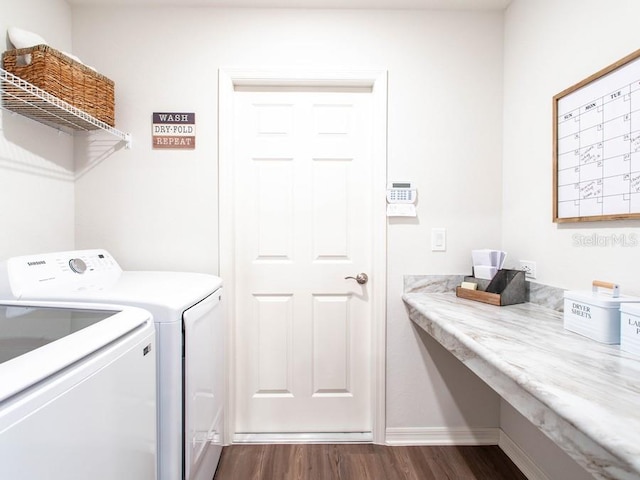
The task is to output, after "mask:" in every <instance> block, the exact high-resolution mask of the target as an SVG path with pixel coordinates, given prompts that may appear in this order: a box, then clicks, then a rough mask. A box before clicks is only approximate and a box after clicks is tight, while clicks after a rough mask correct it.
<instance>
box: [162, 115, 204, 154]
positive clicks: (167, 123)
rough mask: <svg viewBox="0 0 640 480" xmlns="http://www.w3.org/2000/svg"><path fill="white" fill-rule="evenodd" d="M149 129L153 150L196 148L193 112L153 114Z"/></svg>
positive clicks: (194, 116)
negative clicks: (150, 130)
mask: <svg viewBox="0 0 640 480" xmlns="http://www.w3.org/2000/svg"><path fill="white" fill-rule="evenodd" d="M151 129H152V137H151V141H152V143H153V148H154V149H156V148H163V149H167V148H171V149H179V150H193V149H195V148H196V114H195V113H193V112H191V113H183V112H154V113H153V123H152V125H151Z"/></svg>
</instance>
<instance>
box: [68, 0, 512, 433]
mask: <svg viewBox="0 0 640 480" xmlns="http://www.w3.org/2000/svg"><path fill="white" fill-rule="evenodd" d="M502 20H503V18H502V13H500V12H493V13H465V12H455V13H454V12H427V11H323V10H278V11H274V10H250V9H237V10H233V9H229V10H215V9H209V8H157V7H156V8H153V9H149V8H124V7H122V8H104V7H75V8H74V9H73V41H74V45H75V46H76V53H77V54H79V55H80V56H81V57H83V58H84V57H86V58H91V61H92V62H93V63H94V64H95V65H96V66H97V67H98V69H99V70H100V71H101V72H103V73H104V74H106V75H107V76H109V77H111V78H112V79H114V80H115V82H116V99H117V108H116V121H117V124H118V126H119V127H120V128H121V129H124V130H128V131H131V132H132V134H133V138H134V146H133V149H132V150H130V151H118V152H117V153H115V154H113V155H111V156H109V157H108V158H103V159H102V160H100V161H98V162H90V163H91V164H90V165H89V166H90V168H85V167H87V166H85V165H83V166H81V167H80V169H81V170H82V171H83V174H82V175H81V176H80V177H79V179H78V181H77V190H76V195H77V202H76V208H77V236H76V240H77V247H78V248H82V247H91V246H104V247H106V248H107V249H109V250H111V251H112V252H113V253H114V255H115V256H116V257H117V258H118V259H119V260H121V262H122V264H123V266H124V267H125V268H145V269H176V270H178V269H179V270H195V271H205V272H214V273H215V272H217V268H218V263H217V262H218V261H217V256H216V255H217V246H218V237H217V235H218V226H217V190H216V188H217V181H218V180H217V129H218V125H217V71H218V69H219V68H220V67H229V66H237V67H278V66H303V67H304V66H313V67H323V66H327V67H329V68H336V67H337V68H340V67H348V68H350V67H375V68H385V69H388V72H389V107H388V112H389V128H388V130H389V134H388V150H389V152H388V156H389V162H388V172H389V179H392V180H410V181H413V182H415V183H416V184H417V186H418V189H419V204H418V215H419V216H418V219H417V220H408V221H396V220H393V221H391V222H390V226H389V229H388V245H389V248H388V259H389V262H388V263H389V282H388V328H387V333H388V339H389V341H388V352H387V360H388V377H387V381H388V396H387V401H388V426H389V427H392V428H405V427H424V428H427V427H445V426H450V427H485V426H497V425H498V422H499V401H498V398H497V396H496V395H495V394H494V393H493V392H492V391H491V390H489V389H488V387H486V386H485V385H484V384H483V383H482V382H480V381H479V380H478V379H477V378H475V377H474V376H473V375H471V374H469V372H468V371H467V370H466V369H465V368H464V367H463V366H462V365H461V364H460V363H459V362H457V361H456V360H455V359H453V357H451V355H450V354H449V353H448V352H446V351H444V350H442V349H441V348H439V347H438V345H437V344H435V342H433V341H432V340H431V339H430V338H428V336H426V335H421V334H420V333H419V332H418V330H417V329H415V328H414V327H413V326H412V324H411V322H410V321H409V319H408V318H407V315H406V313H405V310H404V306H403V304H402V301H401V295H402V276H403V275H405V274H410V273H416V274H419V273H467V272H469V269H470V266H469V263H470V262H469V252H470V250H471V249H472V248H474V247H491V246H496V245H498V244H499V242H500V238H501V232H500V209H501V189H500V175H501V171H500V168H501V132H502V123H501V115H502ZM154 111H186V112H196V128H197V148H196V150H195V151H154V150H152V149H151V114H152V112H154ZM85 170H86V172H85ZM432 227H446V228H447V233H448V236H447V240H448V248H447V251H446V252H444V253H442V252H441V253H432V252H430V248H429V242H430V229H431V228H432Z"/></svg>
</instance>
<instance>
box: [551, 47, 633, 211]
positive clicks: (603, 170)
mask: <svg viewBox="0 0 640 480" xmlns="http://www.w3.org/2000/svg"><path fill="white" fill-rule="evenodd" d="M626 219H640V50H637V51H635V52H633V53H632V54H630V55H627V56H626V57H624V58H622V59H620V60H619V61H617V62H615V63H614V64H612V65H609V66H608V67H606V68H604V69H602V70H600V71H599V72H597V73H595V74H593V75H591V76H590V77H588V78H586V79H584V80H583V81H581V82H580V83H577V84H576V85H573V86H572V87H570V88H567V89H566V90H564V91H562V92H560V93H558V94H557V95H555V96H554V97H553V221H554V222H556V223H563V222H585V221H595V220H626Z"/></svg>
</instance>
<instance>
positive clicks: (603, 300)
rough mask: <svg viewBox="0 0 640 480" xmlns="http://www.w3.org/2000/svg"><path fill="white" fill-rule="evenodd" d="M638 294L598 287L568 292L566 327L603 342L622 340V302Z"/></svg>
mask: <svg viewBox="0 0 640 480" xmlns="http://www.w3.org/2000/svg"><path fill="white" fill-rule="evenodd" d="M637 302H640V298H638V297H626V296H619V297H614V296H613V295H612V294H610V293H602V292H598V291H592V292H588V291H587V292H578V291H567V292H565V293H564V328H565V329H567V330H570V331H572V332H574V333H579V334H580V335H584V336H585V337H588V338H591V339H592V340H596V341H598V342H601V343H607V344H611V345H613V344H618V343H620V305H626V304H627V303H637Z"/></svg>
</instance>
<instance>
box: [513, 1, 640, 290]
mask: <svg viewBox="0 0 640 480" xmlns="http://www.w3.org/2000/svg"><path fill="white" fill-rule="evenodd" d="M639 15H640V3H638V2H637V1H635V0H617V1H615V2H608V1H605V0H587V1H585V0H563V1H562V2H558V1H554V0H537V1H535V2H532V1H525V0H514V1H513V3H512V4H511V6H510V7H509V8H508V10H507V13H506V16H505V41H504V43H505V60H504V61H505V70H504V71H505V76H504V78H505V80H504V82H505V84H504V105H505V109H504V125H505V128H504V166H503V190H504V199H503V222H502V224H503V247H504V248H505V249H506V250H507V251H508V252H509V255H510V258H511V260H516V259H527V260H534V261H536V262H537V274H538V281H539V282H541V283H545V284H551V285H555V286H558V287H562V288H568V289H573V290H576V289H577V290H587V289H588V288H590V284H591V281H592V280H594V279H602V280H607V281H612V282H618V283H620V285H621V289H622V292H623V293H630V294H640V281H639V280H638V277H637V275H636V274H635V271H634V269H633V268H630V267H631V265H635V264H638V262H639V261H640V246H635V247H622V246H609V247H597V246H594V247H580V246H574V241H573V236H574V235H576V234H577V235H592V234H594V233H596V234H599V235H603V236H606V235H611V234H617V235H620V234H622V233H624V234H626V235H631V234H635V235H640V228H638V227H639V226H640V223H639V222H638V221H624V222H622V221H619V222H589V223H585V224H582V225H577V224H562V225H558V224H554V223H552V221H551V218H552V210H551V205H552V201H551V194H552V189H551V187H552V184H551V182H552V176H551V175H552V168H551V161H552V150H551V149H552V112H551V106H552V97H553V96H554V95H555V94H557V93H559V92H561V91H563V90H564V89H566V88H568V87H570V86H572V85H574V84H576V83H578V82H579V81H581V80H583V79H584V78H586V77H588V76H589V75H591V74H593V73H595V72H597V71H599V70H601V69H602V68H604V67H606V66H608V65H610V64H612V63H614V62H615V61H617V60H619V59H620V58H622V57H624V56H626V55H627V54H629V53H631V52H633V51H634V50H636V49H638V48H640V30H639V29H638V28H637V20H636V19H637V18H638V16H639ZM638 238H640V237H638Z"/></svg>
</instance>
